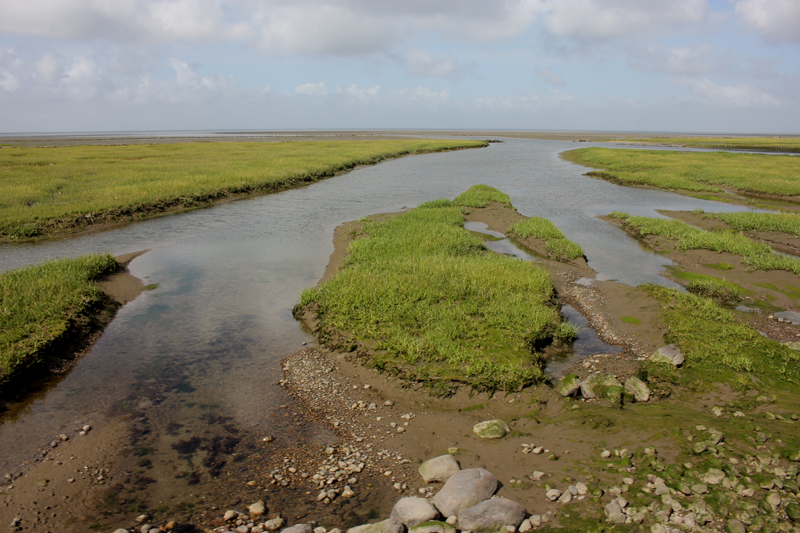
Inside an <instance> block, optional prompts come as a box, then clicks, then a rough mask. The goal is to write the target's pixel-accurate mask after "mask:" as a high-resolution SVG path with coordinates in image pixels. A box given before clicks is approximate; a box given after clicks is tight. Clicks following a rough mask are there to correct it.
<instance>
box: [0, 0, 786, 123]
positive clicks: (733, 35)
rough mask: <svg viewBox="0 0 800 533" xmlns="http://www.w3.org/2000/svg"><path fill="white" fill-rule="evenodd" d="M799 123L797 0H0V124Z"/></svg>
mask: <svg viewBox="0 0 800 533" xmlns="http://www.w3.org/2000/svg"><path fill="white" fill-rule="evenodd" d="M368 128H379V129H384V128H385V129H415V128H426V129H438V128H441V129H445V128H446V129H521V130H600V131H645V132H690V133H691V132H694V133H776V134H780V133H800V0H505V1H504V0H292V1H286V0H25V1H21V0H0V132H4V133H25V132H87V131H163V130H168V131H174V130H194V129H200V130H237V129H241V130H286V129H289V130H297V129H368Z"/></svg>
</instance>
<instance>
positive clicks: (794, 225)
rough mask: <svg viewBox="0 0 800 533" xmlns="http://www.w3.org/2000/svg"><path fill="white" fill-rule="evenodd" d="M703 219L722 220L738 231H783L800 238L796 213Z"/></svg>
mask: <svg viewBox="0 0 800 533" xmlns="http://www.w3.org/2000/svg"><path fill="white" fill-rule="evenodd" d="M703 218H707V219H711V220H721V221H723V222H725V223H726V224H727V225H728V226H730V227H731V228H732V229H734V230H736V231H782V232H783V233H788V234H790V235H795V236H797V237H800V215H796V214H794V213H752V212H739V213H703Z"/></svg>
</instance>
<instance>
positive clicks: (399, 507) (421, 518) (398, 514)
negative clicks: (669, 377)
mask: <svg viewBox="0 0 800 533" xmlns="http://www.w3.org/2000/svg"><path fill="white" fill-rule="evenodd" d="M438 517H439V511H437V510H436V507H434V506H433V504H432V503H431V502H429V501H428V500H426V499H425V498H414V497H411V498H400V500H398V502H397V503H396V504H394V508H393V509H392V514H391V515H389V518H391V519H392V520H396V521H398V522H400V523H402V524H404V525H405V526H406V527H411V526H415V525H417V524H421V523H423V522H428V521H430V520H436V519H437V518H438Z"/></svg>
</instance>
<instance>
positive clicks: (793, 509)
mask: <svg viewBox="0 0 800 533" xmlns="http://www.w3.org/2000/svg"><path fill="white" fill-rule="evenodd" d="M786 516H788V517H789V520H791V521H792V522H800V503H790V504H789V505H787V506H786Z"/></svg>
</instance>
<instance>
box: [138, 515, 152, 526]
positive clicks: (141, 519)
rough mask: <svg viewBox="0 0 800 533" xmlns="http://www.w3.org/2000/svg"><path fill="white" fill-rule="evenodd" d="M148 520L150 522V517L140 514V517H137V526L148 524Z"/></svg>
mask: <svg viewBox="0 0 800 533" xmlns="http://www.w3.org/2000/svg"><path fill="white" fill-rule="evenodd" d="M148 520H150V517H149V516H147V515H146V514H140V515H139V516H137V517H136V523H137V524H142V523H144V522H147V521H148Z"/></svg>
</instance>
